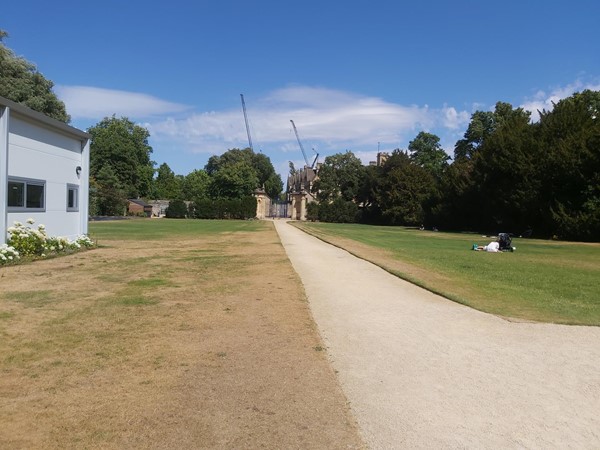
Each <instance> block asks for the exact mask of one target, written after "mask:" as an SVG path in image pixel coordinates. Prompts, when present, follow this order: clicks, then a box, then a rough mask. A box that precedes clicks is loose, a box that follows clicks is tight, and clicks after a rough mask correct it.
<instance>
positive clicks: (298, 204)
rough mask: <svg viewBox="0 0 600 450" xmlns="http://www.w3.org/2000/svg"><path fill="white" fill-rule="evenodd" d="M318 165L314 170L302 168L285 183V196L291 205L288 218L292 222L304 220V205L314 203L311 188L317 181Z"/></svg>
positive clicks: (314, 199)
mask: <svg viewBox="0 0 600 450" xmlns="http://www.w3.org/2000/svg"><path fill="white" fill-rule="evenodd" d="M319 167H320V164H317V167H316V168H315V169H313V168H311V167H308V166H304V168H303V169H301V170H299V171H298V172H296V173H294V174H292V175H290V176H289V177H288V181H287V194H288V199H289V201H290V203H291V207H290V210H289V212H288V216H289V217H290V218H291V219H293V220H306V205H308V204H309V203H312V202H316V201H317V199H316V197H315V195H314V194H313V193H312V187H313V184H314V182H315V181H316V180H317V178H318V177H317V172H318V170H319Z"/></svg>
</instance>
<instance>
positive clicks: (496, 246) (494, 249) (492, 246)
mask: <svg viewBox="0 0 600 450" xmlns="http://www.w3.org/2000/svg"><path fill="white" fill-rule="evenodd" d="M473 250H479V251H481V250H483V251H484V252H490V253H498V252H500V243H499V242H498V241H494V242H490V243H489V244H488V245H484V246H481V245H476V244H473Z"/></svg>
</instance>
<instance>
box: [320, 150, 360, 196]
mask: <svg viewBox="0 0 600 450" xmlns="http://www.w3.org/2000/svg"><path fill="white" fill-rule="evenodd" d="M363 175H364V167H363V165H362V162H361V161H360V159H358V158H357V157H356V156H355V155H354V153H352V152H351V151H346V152H345V153H336V154H335V155H331V156H328V157H326V158H325V161H324V162H323V164H322V165H321V167H320V169H319V178H318V179H317V180H316V181H315V183H314V184H313V191H314V192H315V193H316V194H317V198H318V199H319V201H321V202H329V201H333V200H335V199H336V198H337V197H341V198H342V199H343V200H344V201H355V200H356V199H357V197H358V195H359V191H360V187H361V184H362V179H363Z"/></svg>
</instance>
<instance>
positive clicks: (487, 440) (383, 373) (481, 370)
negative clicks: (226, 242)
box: [275, 221, 600, 449]
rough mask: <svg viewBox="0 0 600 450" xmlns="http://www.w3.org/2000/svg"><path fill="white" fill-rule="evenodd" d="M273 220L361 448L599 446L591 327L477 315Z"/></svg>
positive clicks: (597, 339)
mask: <svg viewBox="0 0 600 450" xmlns="http://www.w3.org/2000/svg"><path fill="white" fill-rule="evenodd" d="M275 222H276V228H277V231H278V233H279V236H280V238H281V241H282V243H283V245H284V247H285V249H286V252H287V254H288V257H289V258H290V260H291V262H292V264H293V266H294V269H295V270H296V272H297V273H298V274H299V276H300V277H301V279H302V283H303V284H304V287H305V290H306V294H307V296H308V299H309V302H310V307H311V310H312V314H313V316H314V319H315V321H316V323H317V325H318V328H319V331H320V333H321V335H322V337H323V340H324V342H325V344H326V346H327V351H328V354H329V357H330V360H331V362H332V364H333V367H334V369H335V370H336V371H337V372H338V376H339V380H340V383H341V385H342V389H343V390H344V392H345V394H346V396H347V397H348V400H349V401H350V403H351V408H352V411H353V413H354V415H355V416H356V419H357V421H358V423H359V426H360V429H361V432H362V434H363V437H364V439H365V440H366V442H367V444H368V445H369V447H370V448H373V449H391V448H411V449H414V448H494V449H496V448H577V449H588V448H589V449H598V448H600V328H598V327H578V326H563V325H553V324H535V323H515V322H510V321H507V320H505V319H502V318H498V317H496V316H493V315H490V314H485V313H482V312H479V311H476V310H473V309H470V308H468V307H465V306H462V305H459V304H456V303H454V302H451V301H449V300H446V299H444V298H442V297H439V296H436V295H434V294H432V293H430V292H428V291H425V290H423V289H420V288H418V287H416V286H414V285H412V284H410V283H408V282H405V281H403V280H401V279H399V278H396V277H394V276H392V275H390V274H389V273H387V272H385V271H383V270H382V269H380V268H378V267H377V266H375V265H373V264H371V263H368V262H365V261H363V260H360V259H358V258H356V257H354V256H352V255H350V254H349V253H347V252H346V251H344V250H341V249H338V248H336V247H334V246H331V245H329V244H326V243H324V242H322V241H320V240H318V239H316V238H314V237H312V236H309V235H307V234H305V233H303V232H302V231H300V230H298V229H296V228H295V227H293V226H291V225H289V224H287V223H286V222H283V221H275Z"/></svg>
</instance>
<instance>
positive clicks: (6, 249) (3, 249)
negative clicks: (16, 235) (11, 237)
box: [0, 244, 21, 266]
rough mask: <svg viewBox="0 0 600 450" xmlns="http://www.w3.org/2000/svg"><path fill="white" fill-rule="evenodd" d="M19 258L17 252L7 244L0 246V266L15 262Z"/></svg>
mask: <svg viewBox="0 0 600 450" xmlns="http://www.w3.org/2000/svg"><path fill="white" fill-rule="evenodd" d="M20 258H21V256H20V255H19V252H18V251H17V250H15V248H14V247H11V246H10V245H8V244H2V245H0V266H5V265H8V264H11V263H15V262H17V261H18V260H19V259H20Z"/></svg>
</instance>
